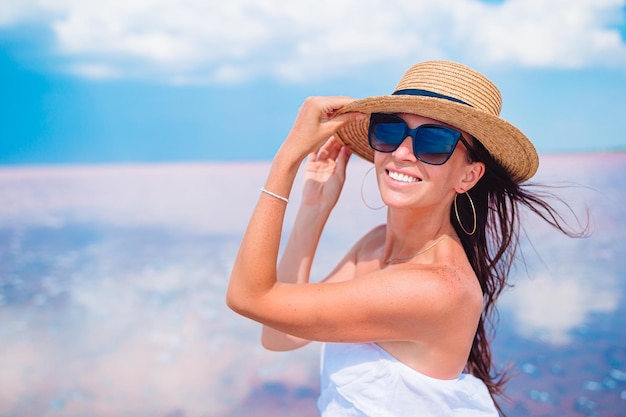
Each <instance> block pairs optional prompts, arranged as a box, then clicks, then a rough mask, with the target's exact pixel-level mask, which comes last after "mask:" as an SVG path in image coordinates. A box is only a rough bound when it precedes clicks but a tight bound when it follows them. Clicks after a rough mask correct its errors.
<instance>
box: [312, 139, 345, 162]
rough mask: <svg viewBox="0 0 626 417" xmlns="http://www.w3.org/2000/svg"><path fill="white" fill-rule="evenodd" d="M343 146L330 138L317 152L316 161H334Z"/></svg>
mask: <svg viewBox="0 0 626 417" xmlns="http://www.w3.org/2000/svg"><path fill="white" fill-rule="evenodd" d="M342 147H343V145H342V144H341V143H340V142H339V141H338V140H337V139H335V137H334V136H331V137H330V138H329V139H328V140H327V141H326V142H325V143H324V144H323V145H322V147H321V148H320V149H319V151H317V154H316V160H317V161H323V160H327V159H332V160H336V159H337V157H338V156H339V154H340V152H341V149H342Z"/></svg>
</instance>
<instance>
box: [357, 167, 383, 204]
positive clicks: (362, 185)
mask: <svg viewBox="0 0 626 417" xmlns="http://www.w3.org/2000/svg"><path fill="white" fill-rule="evenodd" d="M374 168H376V167H371V168H370V169H368V170H367V172H366V173H365V175H364V176H363V181H361V201H363V204H365V207H367V208H368V209H370V210H380V209H382V208H383V207H385V205H386V204H385V203H383V205H382V206H380V207H372V206H370V205H369V204H367V201H365V193H364V191H363V187H364V186H365V179H366V178H367V175H368V174H369V173H370V172H372V170H373V169H374Z"/></svg>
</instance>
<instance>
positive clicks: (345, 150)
mask: <svg viewBox="0 0 626 417" xmlns="http://www.w3.org/2000/svg"><path fill="white" fill-rule="evenodd" d="M351 155H352V151H351V150H350V148H349V147H347V146H342V147H341V149H340V150H339V155H338V156H337V159H336V161H337V168H336V169H337V170H339V171H340V172H341V174H342V177H343V178H345V176H346V167H347V166H348V161H349V160H350V156H351Z"/></svg>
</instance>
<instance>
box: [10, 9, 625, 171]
mask: <svg viewBox="0 0 626 417" xmlns="http://www.w3.org/2000/svg"><path fill="white" fill-rule="evenodd" d="M4 3H5V4H3V5H1V6H0V75H1V77H0V164H3V165H33V164H89V163H111V162H112V163H127V162H166V161H167V162H179V161H220V160H268V159H270V158H271V157H272V155H273V153H274V151H275V150H276V149H277V147H278V146H279V145H280V142H281V140H282V139H283V138H284V136H285V135H286V134H287V132H288V131H289V128H290V127H291V123H292V121H293V118H294V117H295V114H296V112H297V109H298V107H299V105H300V103H301V102H302V100H303V99H304V98H305V97H306V96H308V95H327V94H338V95H350V96H353V97H357V98H358V97H366V96H370V95H378V94H387V93H390V92H391V91H392V90H393V88H394V87H395V84H396V82H397V81H398V79H399V78H400V77H401V76H402V74H403V72H404V71H405V70H406V69H407V68H408V67H409V66H410V65H412V64H413V63H415V62H419V61H423V60H427V59H451V60H456V61H459V62H463V63H465V64H468V65H470V66H472V67H474V68H476V69H478V70H480V71H481V72H483V73H485V74H487V75H488V76H489V77H490V78H492V79H493V80H494V81H495V82H496V84H497V85H498V86H499V87H500V89H501V91H502V94H503V97H504V107H503V113H502V115H503V117H505V118H506V119H507V120H509V121H511V122H512V123H514V124H516V125H517V126H518V127H519V128H520V129H522V130H523V131H524V132H525V133H526V134H527V135H528V136H529V137H530V138H531V139H532V140H533V141H534V142H535V145H536V146H537V148H538V150H539V152H540V153H555V152H590V151H607V150H609V151H612V150H624V149H626V135H625V134H624V132H625V129H626V122H625V120H626V99H625V97H626V17H625V16H626V0H553V1H550V2H546V1H543V0H505V1H479V0H439V1H437V2H436V3H435V2H431V1H426V0H397V1H386V2H383V1H377V0H301V1H298V2H295V1H294V2H286V1H280V0H229V1H228V2H209V1H206V0H134V1H128V0H108V1H106V2H102V1H101V0H56V1H43V0H12V1H10V2H4ZM6 3H9V4H6Z"/></svg>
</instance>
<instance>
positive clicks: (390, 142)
mask: <svg viewBox="0 0 626 417" xmlns="http://www.w3.org/2000/svg"><path fill="white" fill-rule="evenodd" d="M406 135H407V127H406V123H405V122H404V120H402V119H401V118H399V117H398V116H394V115H392V114H377V113H375V114H372V116H371V118H370V128H369V133H368V136H369V143H370V146H371V147H372V148H373V149H374V150H377V151H379V152H393V151H395V150H396V149H397V148H398V146H400V144H401V143H402V142H403V141H404V139H405V138H406Z"/></svg>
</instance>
